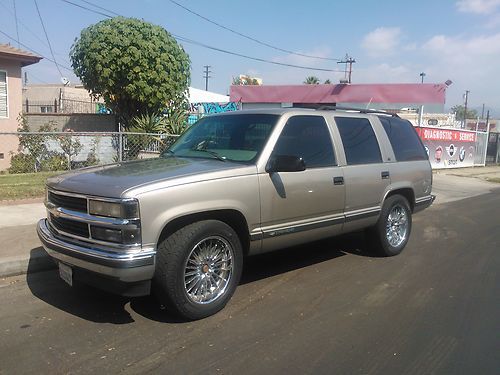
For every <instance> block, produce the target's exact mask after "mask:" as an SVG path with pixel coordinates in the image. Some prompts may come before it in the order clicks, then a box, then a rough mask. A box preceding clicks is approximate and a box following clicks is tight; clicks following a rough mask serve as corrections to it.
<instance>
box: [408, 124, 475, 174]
mask: <svg viewBox="0 0 500 375" xmlns="http://www.w3.org/2000/svg"><path fill="white" fill-rule="evenodd" d="M415 129H416V130H417V133H418V134H419V136H420V138H421V139H422V142H423V143H424V146H425V150H426V152H427V155H428V156H429V161H430V162H431V166H432V168H433V169H440V168H460V167H472V166H473V165H474V157H475V153H476V144H475V142H476V133H475V132H471V131H463V130H454V129H440V128H430V127H420V128H415Z"/></svg>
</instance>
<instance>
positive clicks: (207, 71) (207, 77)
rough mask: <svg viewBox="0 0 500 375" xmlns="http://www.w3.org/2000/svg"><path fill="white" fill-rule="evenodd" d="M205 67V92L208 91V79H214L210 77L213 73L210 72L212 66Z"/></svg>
mask: <svg viewBox="0 0 500 375" xmlns="http://www.w3.org/2000/svg"><path fill="white" fill-rule="evenodd" d="M203 67H204V68H205V71H204V72H203V78H205V91H208V79H209V78H212V76H211V75H210V73H212V71H211V70H209V69H210V68H211V66H210V65H204V66H203Z"/></svg>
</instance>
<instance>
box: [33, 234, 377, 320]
mask: <svg viewBox="0 0 500 375" xmlns="http://www.w3.org/2000/svg"><path fill="white" fill-rule="evenodd" d="M368 248H369V246H367V242H366V241H365V238H364V236H363V234H360V233H355V234H349V235H344V236H340V237H336V238H332V239H327V240H322V241H317V242H313V243H310V244H306V245H301V246H297V247H292V248H287V249H284V250H280V251H276V252H272V253H268V254H262V255H257V256H253V257H248V258H246V259H245V265H244V269H243V275H242V279H241V282H240V284H247V283H252V282H255V281H258V280H261V279H265V278H268V277H272V276H275V275H279V274H283V273H286V272H289V271H293V270H297V269H301V268H305V267H308V266H311V265H314V264H319V263H322V262H326V261H330V260H333V259H335V258H338V257H341V256H344V255H346V254H354V255H359V256H372V255H371V254H370V252H369V251H368V250H367V249H368ZM42 258H45V259H44V260H42ZM48 260H49V258H47V254H46V253H45V250H44V249H43V248H41V247H38V248H34V249H32V250H31V253H30V260H29V265H28V270H27V275H26V281H27V284H28V287H29V288H30V290H31V292H32V294H33V295H34V296H35V297H37V298H39V299H40V300H42V301H44V302H46V303H48V304H49V305H52V306H54V307H56V308H58V309H60V310H62V311H65V312H67V313H69V314H72V315H74V316H77V317H79V318H82V319H85V320H88V321H92V322H96V323H112V324H129V323H133V322H134V321H135V320H134V318H133V314H132V315H131V312H132V311H133V312H135V313H137V314H139V315H140V316H143V317H144V318H146V319H149V320H152V321H157V322H162V323H183V322H184V321H183V320H181V319H178V318H177V317H175V316H174V315H173V314H171V313H169V312H168V310H166V309H165V308H164V307H163V306H162V305H161V304H160V303H159V302H157V300H156V299H155V298H154V297H149V296H147V297H138V298H129V297H121V296H117V295H114V294H110V293H107V292H104V291H101V290H99V289H96V288H93V287H90V286H87V285H84V284H81V283H78V282H77V281H74V286H73V287H70V286H69V285H67V284H66V283H65V282H64V281H63V280H62V279H61V278H60V277H59V271H58V269H57V268H56V266H55V264H54V267H53V268H52V269H50V270H47V271H43V272H40V269H41V268H40V262H42V261H43V262H47V261H48ZM45 269H46V268H45Z"/></svg>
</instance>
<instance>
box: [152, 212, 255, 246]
mask: <svg viewBox="0 0 500 375" xmlns="http://www.w3.org/2000/svg"><path fill="white" fill-rule="evenodd" d="M203 220H219V221H222V222H223V223H225V224H227V225H229V226H230V227H231V228H233V230H234V231H235V232H236V234H237V235H238V238H239V239H240V242H241V246H242V249H243V254H245V255H246V254H248V251H249V248H250V234H249V232H248V224H247V220H246V218H245V216H244V215H243V214H242V213H241V212H240V211H238V210H234V209H220V210H213V211H202V212H196V213H191V214H187V215H184V216H180V217H176V218H174V219H172V220H171V221H169V222H168V223H166V224H165V225H164V227H163V229H162V231H161V233H160V236H159V238H158V244H160V243H161V242H162V241H163V240H165V238H167V237H168V236H170V235H171V234H172V233H174V232H176V231H177V230H179V229H180V228H182V227H184V226H186V225H189V224H191V223H194V222H197V221H203Z"/></svg>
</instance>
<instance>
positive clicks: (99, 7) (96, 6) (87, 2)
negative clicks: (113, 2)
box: [80, 0, 120, 16]
mask: <svg viewBox="0 0 500 375" xmlns="http://www.w3.org/2000/svg"><path fill="white" fill-rule="evenodd" d="M80 1H81V2H83V3H85V4H88V5H91V6H93V7H95V8H97V9H100V10H103V11H105V12H108V13H111V14H114V15H115V16H120V14H118V13H116V12H113V11H112V10H109V9H106V8H103V7H101V6H99V5H97V4H94V3H91V2H90V1H86V0H80Z"/></svg>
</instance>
